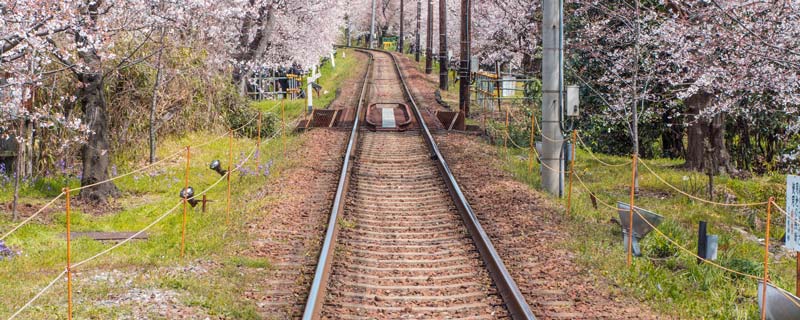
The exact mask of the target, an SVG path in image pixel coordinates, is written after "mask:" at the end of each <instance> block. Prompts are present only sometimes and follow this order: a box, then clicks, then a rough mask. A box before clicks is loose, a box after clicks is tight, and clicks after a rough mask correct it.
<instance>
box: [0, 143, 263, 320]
mask: <svg viewBox="0 0 800 320" xmlns="http://www.w3.org/2000/svg"><path fill="white" fill-rule="evenodd" d="M276 135H277V132H276V134H274V135H273V136H272V137H270V138H269V139H267V141H269V140H271V139H273V138H274V137H275V136H276ZM256 150H258V147H254V148H253V149H252V151H250V154H249V155H248V156H247V157H246V158H245V159H244V160H243V161H242V162H241V164H239V165H238V166H236V168H234V169H233V170H231V171H228V172H226V173H225V175H223V176H221V177H220V178H219V179H217V181H216V182H214V183H213V184H211V185H210V186H208V187H207V188H206V189H205V190H203V191H201V192H199V193H198V194H196V195H195V196H193V197H192V198H191V199H195V198H197V197H199V196H202V195H204V194H206V193H208V192H209V191H210V190H211V189H212V188H214V187H215V186H217V185H218V184H219V183H220V182H222V180H225V179H227V176H228V175H230V174H232V173H233V172H235V171H238V170H239V169H241V168H242V167H243V166H244V165H245V164H246V163H247V161H249V160H250V158H251V157H253V154H255V152H256ZM54 201H55V199H54ZM181 204H183V200H181V201H179V202H178V203H177V204H175V206H173V207H172V208H170V209H169V210H167V211H166V212H164V214H162V215H161V216H159V217H158V218H156V220H154V221H153V222H151V223H150V224H148V225H147V226H145V227H144V228H143V229H141V230H139V231H138V232H136V233H134V234H133V235H131V236H129V237H128V238H126V239H124V240H122V241H120V242H119V243H117V244H115V245H113V246H111V247H109V248H106V249H105V250H103V251H100V252H99V253H97V254H95V255H93V256H91V257H89V258H86V259H84V260H81V261H80V262H78V263H75V264H72V266H71V267H72V269H75V268H77V267H79V266H81V265H84V264H86V263H88V262H91V261H92V260H95V259H97V258H99V257H101V256H103V255H105V254H107V253H109V252H111V251H112V250H114V249H116V248H119V247H120V246H122V245H124V244H126V243H128V242H130V241H131V240H132V239H134V238H136V237H138V236H140V235H141V234H142V233H144V232H145V231H147V230H149V229H150V228H152V227H153V226H155V225H156V224H158V223H159V222H161V221H162V220H164V219H165V218H166V217H167V216H169V215H170V214H171V213H173V212H175V210H177V209H178V208H179V207H180V206H181ZM66 274H67V270H66V269H65V270H64V271H62V272H61V273H60V274H59V275H58V276H57V277H56V278H55V279H53V280H52V281H51V282H50V283H49V284H48V285H47V286H45V287H44V288H43V289H42V290H40V291H39V292H38V293H37V294H36V295H35V296H34V297H33V298H31V299H30V300H29V301H28V302H27V303H25V305H23V306H22V307H21V308H20V309H18V310H17V311H16V312H14V314H12V315H11V317H9V320H11V319H14V318H15V317H16V316H18V315H19V314H20V313H22V311H24V310H25V309H27V308H28V307H30V305H31V304H32V303H33V302H35V301H36V300H37V299H39V297H41V296H42V294H44V293H45V292H46V291H47V290H49V289H50V288H51V287H52V286H53V285H54V284H55V283H56V281H58V280H59V279H61V277H63V276H64V275H66Z"/></svg>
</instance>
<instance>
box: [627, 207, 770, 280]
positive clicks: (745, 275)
mask: <svg viewBox="0 0 800 320" xmlns="http://www.w3.org/2000/svg"><path fill="white" fill-rule="evenodd" d="M633 212H636V214H637V215H639V217H640V218H642V220H644V222H645V223H647V225H648V226H650V227H651V228H653V231H655V232H656V233H658V234H659V235H660V236H662V237H663V238H664V239H666V240H667V241H669V243H672V244H673V245H674V246H676V247H678V248H679V249H681V250H683V251H685V252H687V253H689V255H691V256H692V257H694V258H697V259H700V260H702V261H703V262H705V263H708V264H710V265H712V266H714V267H716V268H718V269H721V270H724V271H727V272H730V273H733V274H737V275H740V276H743V277H747V278H750V279H756V280H760V279H761V278H760V277H758V276H755V275H752V274H749V273H744V272H740V271H736V270H733V269H730V268H727V267H724V266H722V265H720V264H718V263H716V262H714V261H711V260H708V259H706V258H702V257H700V256H699V255H697V254H696V253H694V252H693V251H692V250H689V249H686V248H685V247H684V246H682V245H680V244H679V243H678V242H677V241H675V240H673V239H672V238H670V237H669V236H667V235H666V234H664V233H663V232H661V230H659V229H658V228H656V226H654V225H653V224H652V223H650V221H648V220H647V218H645V217H644V216H643V215H642V214H641V213H640V212H639V210H636V209H634V210H633Z"/></svg>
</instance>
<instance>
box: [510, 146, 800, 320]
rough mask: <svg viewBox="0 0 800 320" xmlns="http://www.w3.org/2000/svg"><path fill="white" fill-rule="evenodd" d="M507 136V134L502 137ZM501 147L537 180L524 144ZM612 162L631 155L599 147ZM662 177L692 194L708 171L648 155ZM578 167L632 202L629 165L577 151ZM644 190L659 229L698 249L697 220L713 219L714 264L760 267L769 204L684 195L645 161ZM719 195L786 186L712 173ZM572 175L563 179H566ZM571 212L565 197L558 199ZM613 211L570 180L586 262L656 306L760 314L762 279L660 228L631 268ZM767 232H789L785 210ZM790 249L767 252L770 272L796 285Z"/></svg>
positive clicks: (775, 192)
mask: <svg viewBox="0 0 800 320" xmlns="http://www.w3.org/2000/svg"><path fill="white" fill-rule="evenodd" d="M500 143H501V144H502V142H500ZM498 148H501V150H500V153H499V154H500V155H502V157H503V158H504V163H505V168H504V169H506V170H508V171H509V172H511V173H512V174H513V175H514V176H515V177H516V178H517V179H519V180H521V181H524V182H525V183H527V184H529V185H530V186H532V187H534V188H540V186H541V179H540V174H539V172H540V171H539V170H540V169H539V168H540V166H539V164H538V163H536V164H534V166H533V170H531V171H529V169H528V165H529V163H528V150H521V149H510V150H508V151H505V150H503V149H502V147H498ZM597 156H598V157H599V158H600V159H601V160H603V161H604V162H607V163H612V164H618V163H625V162H628V161H629V160H630V159H629V158H627V157H613V156H606V155H597ZM645 161H647V164H648V165H650V167H651V168H652V169H653V170H654V171H655V172H656V173H657V174H658V175H659V176H661V177H663V178H664V179H665V180H666V181H667V182H669V183H670V184H672V185H674V186H676V187H678V188H679V189H681V190H683V191H685V192H687V193H690V194H692V195H694V196H696V197H700V198H707V197H708V193H707V189H706V183H707V178H706V176H705V175H703V174H701V173H697V172H692V171H686V170H682V169H680V168H679V165H680V164H681V162H680V161H676V160H669V159H653V160H645ZM575 166H576V172H577V173H578V174H579V175H580V176H581V177H582V179H583V181H584V182H585V183H586V185H587V187H588V188H589V189H590V190H592V191H593V192H595V193H596V194H597V197H598V199H599V201H603V202H606V203H608V204H611V205H615V204H616V202H617V201H622V202H626V203H627V202H629V197H630V195H629V192H630V183H631V167H630V165H628V166H621V167H607V166H603V165H602V164H601V163H600V162H598V161H596V160H594V159H593V158H592V157H591V155H590V154H589V153H587V152H585V151H582V150H579V151H578V154H577V161H576V165H575ZM639 170H640V174H641V176H640V182H639V183H640V193H639V195H638V196H637V198H636V206H638V207H642V208H646V209H648V210H651V211H653V212H656V213H659V214H661V215H663V216H665V217H666V219H665V222H664V223H663V224H662V225H661V226H660V227H659V230H661V231H662V232H664V233H665V234H667V235H668V236H669V237H671V238H672V239H674V240H676V241H677V242H678V243H679V244H681V245H682V246H684V247H685V248H687V249H689V250H691V251H692V252H696V251H697V239H696V237H697V224H698V222H699V221H701V220H702V221H707V222H708V233H709V234H717V235H719V237H720V239H719V259H718V261H717V262H718V263H719V264H721V265H723V266H726V267H728V268H731V269H734V270H737V271H740V272H744V273H747V274H752V275H756V276H762V275H763V266H762V262H763V256H764V247H763V244H761V243H759V242H758V241H756V240H755V238H763V237H764V230H765V228H764V222H765V220H766V207H764V206H762V207H757V208H732V207H722V206H713V205H708V204H705V203H702V202H700V201H696V200H692V199H690V198H688V197H686V196H684V195H681V194H679V193H678V192H676V191H675V190H673V189H671V188H670V187H669V186H667V185H665V184H663V183H662V182H661V181H659V180H658V179H657V178H656V177H655V176H654V175H653V174H651V173H650V172H649V171H647V169H645V168H644V167H643V166H640V169H639ZM714 180H715V181H714V184H715V186H716V187H715V194H716V196H715V198H714V199H713V200H714V201H718V202H724V201H725V199H728V200H730V199H735V202H762V201H767V199H768V197H769V196H775V197H776V199H777V201H778V202H779V203H781V202H783V198H784V194H785V177H784V176H781V175H777V174H773V175H767V176H761V177H754V178H752V179H749V180H738V179H734V178H730V177H726V176H720V177H716V178H715V179H714ZM567 184H568V183H567V182H565V188H566V185H567ZM553 201H554V202H555V203H556V204H557V205H558V207H559V208H560V210H559V212H561V213H562V214H564V213H565V209H564V208H565V206H566V197H564V198H563V199H556V198H553ZM616 217H617V212H616V210H612V209H610V208H607V207H604V206H603V205H599V207H598V208H597V209H595V208H594V207H593V206H592V201H591V199H590V195H589V193H588V192H587V191H586V190H585V189H584V187H583V186H582V185H581V184H580V183H579V182H578V181H577V179H576V180H574V181H573V187H572V212H571V217H569V219H568V221H569V223H568V226H567V230H568V231H569V232H571V234H573V235H575V236H574V237H573V240H571V241H570V242H569V243H565V244H564V245H565V246H567V247H569V248H571V249H572V250H573V251H575V252H576V253H577V254H578V260H579V261H580V262H581V263H582V264H583V265H585V266H587V267H589V268H591V269H593V270H596V271H598V272H599V273H600V274H601V275H602V276H603V277H604V278H606V279H607V280H608V281H609V282H610V283H612V284H613V285H616V286H619V287H622V288H624V289H625V291H626V292H627V294H629V295H630V296H631V297H633V298H636V299H641V300H644V301H646V302H647V303H648V304H649V305H651V306H652V308H654V309H655V310H657V311H659V312H662V313H664V314H669V315H673V316H678V317H681V318H693V319H694V318H713V319H753V318H757V317H758V316H759V315H758V303H757V301H756V296H757V292H756V281H755V280H753V279H749V278H745V277H742V276H737V275H735V274H732V273H728V272H725V271H722V270H720V269H718V268H715V267H713V266H711V265H708V264H702V265H698V264H697V263H696V259H695V258H694V257H693V256H691V255H689V254H687V253H686V252H684V251H682V250H680V249H679V248H678V247H677V246H675V245H674V244H672V243H670V242H668V241H666V240H665V239H664V238H663V237H661V236H660V235H658V234H657V233H656V232H652V233H651V234H649V235H648V236H647V237H646V238H645V239H644V240H643V242H642V244H641V245H642V251H643V257H641V258H635V259H634V263H633V266H632V267H627V265H626V253H625V249H624V248H623V245H622V233H621V230H620V227H619V226H617V225H615V224H612V223H609V220H610V219H612V218H616ZM772 217H773V220H772V226H771V238H772V240H771V241H773V243H778V241H779V239H780V237H781V236H782V234H783V229H784V221H785V220H784V218H783V217H782V216H781V215H780V214H776V213H775V212H773V215H772ZM794 260H795V259H794V254H790V255H788V256H787V255H783V254H774V255H771V261H770V278H771V279H772V281H773V282H775V283H776V284H777V285H779V286H781V287H782V288H785V289H789V290H790V291H793V290H792V288H794V277H795V261H794Z"/></svg>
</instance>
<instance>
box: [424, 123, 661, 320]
mask: <svg viewBox="0 0 800 320" xmlns="http://www.w3.org/2000/svg"><path fill="white" fill-rule="evenodd" d="M436 140H437V142H438V143H439V146H440V148H441V150H442V152H443V153H444V155H445V157H446V159H447V162H448V164H449V165H450V168H451V169H452V170H453V173H454V174H455V176H456V178H457V179H458V182H459V184H461V187H462V189H463V191H464V192H465V193H466V196H467V199H468V200H469V203H470V205H471V206H472V208H473V209H474V210H475V212H476V214H477V215H478V217H479V219H480V222H481V224H482V225H483V228H484V229H485V230H486V231H487V233H488V234H489V236H490V237H491V238H492V242H493V243H494V245H495V247H496V248H497V250H498V252H499V253H500V255H501V256H502V257H503V261H504V262H505V264H506V266H507V267H508V269H509V271H510V272H511V275H512V276H513V277H514V279H515V280H516V281H517V284H518V285H519V287H520V290H521V291H522V293H523V294H524V295H525V298H526V300H527V301H528V303H529V304H530V305H531V308H532V309H533V311H534V314H536V316H537V317H538V318H539V319H657V318H664V317H663V316H658V315H655V314H654V313H652V312H651V311H649V310H647V309H646V308H642V307H633V306H632V305H633V304H636V302H634V301H632V299H630V298H629V297H626V296H624V295H623V294H622V293H619V292H615V291H614V290H612V288H611V286H610V285H608V284H607V283H606V282H604V281H603V279H602V278H599V277H597V276H595V275H593V274H592V273H591V270H587V269H585V268H582V267H581V266H579V265H578V263H577V262H576V256H575V254H573V253H572V252H570V251H569V250H568V249H565V248H564V245H563V244H564V243H565V242H566V241H567V240H568V239H567V234H566V230H567V227H566V226H565V224H566V223H567V221H566V218H563V217H562V213H561V212H559V211H557V210H555V209H554V208H553V204H552V203H551V202H550V201H549V200H548V199H546V198H545V197H544V196H542V195H541V194H540V193H539V192H538V191H534V190H532V189H531V188H529V187H528V186H527V185H525V184H524V183H522V182H519V181H516V180H515V179H514V177H513V176H511V174H509V173H508V172H506V171H504V170H502V169H500V168H501V166H502V163H501V161H500V160H499V159H500V157H501V155H499V154H497V152H496V149H495V148H494V147H492V146H489V145H487V144H486V143H484V142H483V141H481V139H480V138H479V137H474V136H467V135H463V134H457V133H450V134H442V135H439V136H437V137H436Z"/></svg>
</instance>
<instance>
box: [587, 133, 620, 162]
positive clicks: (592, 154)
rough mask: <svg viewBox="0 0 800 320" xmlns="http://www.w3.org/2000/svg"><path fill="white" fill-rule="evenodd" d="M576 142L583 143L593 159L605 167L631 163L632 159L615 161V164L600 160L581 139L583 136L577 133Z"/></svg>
mask: <svg viewBox="0 0 800 320" xmlns="http://www.w3.org/2000/svg"><path fill="white" fill-rule="evenodd" d="M578 142H580V144H582V145H583V147H584V148H585V149H586V151H587V152H589V155H590V156H591V157H592V158H593V159H594V160H595V161H597V162H599V163H600V164H602V165H604V166H606V167H624V166H628V165H630V164H632V163H633V160H631V161H628V162H625V163H616V164H612V163H608V162H605V161H603V160H600V158H598V157H597V155H595V154H594V152H592V149H591V148H589V145H587V144H586V142H584V141H583V137H581V135H580V134H578Z"/></svg>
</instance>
